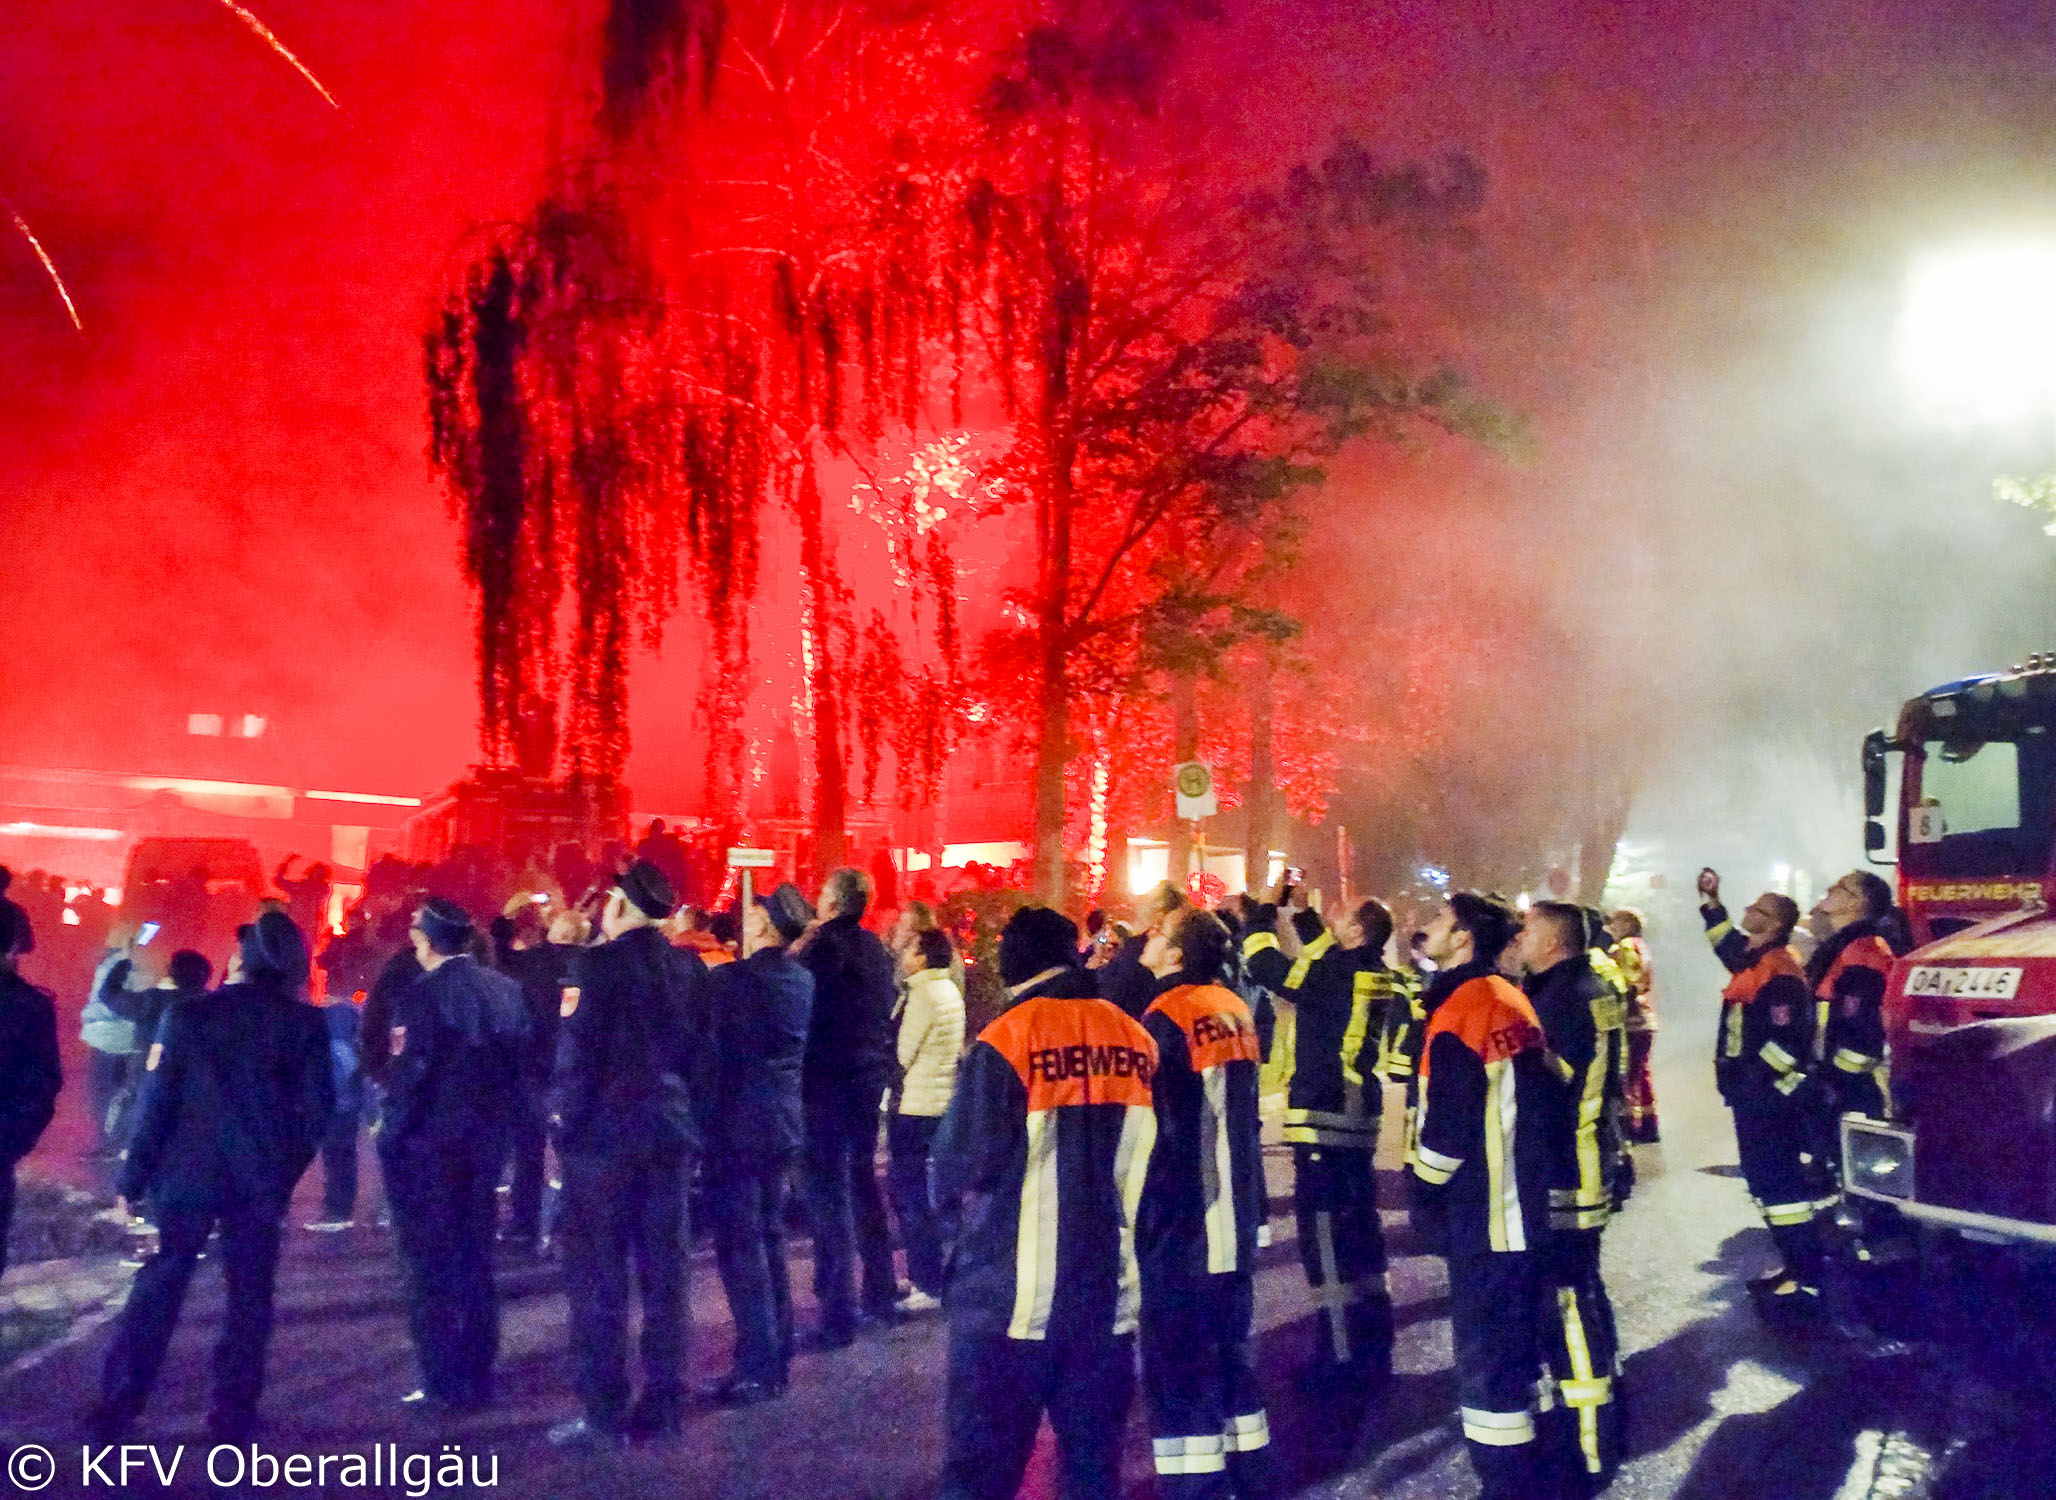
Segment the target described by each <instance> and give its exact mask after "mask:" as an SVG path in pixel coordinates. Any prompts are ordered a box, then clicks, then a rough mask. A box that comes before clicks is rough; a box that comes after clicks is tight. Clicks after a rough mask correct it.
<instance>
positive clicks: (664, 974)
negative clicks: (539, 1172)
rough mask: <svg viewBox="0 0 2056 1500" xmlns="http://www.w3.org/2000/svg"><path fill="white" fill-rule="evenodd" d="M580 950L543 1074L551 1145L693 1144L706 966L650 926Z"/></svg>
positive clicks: (632, 1148) (604, 1152) (584, 1150)
mask: <svg viewBox="0 0 2056 1500" xmlns="http://www.w3.org/2000/svg"><path fill="white" fill-rule="evenodd" d="M579 959H580V962H579V965H578V973H577V977H578V980H579V983H578V985H577V986H576V987H574V988H570V989H566V990H565V992H564V1003H563V1006H562V1015H563V1019H562V1022H561V1024H560V1028H559V1030H558V1033H557V1066H556V1069H555V1070H554V1072H552V1074H551V1075H550V1118H551V1120H552V1122H553V1123H554V1124H555V1127H556V1144H557V1151H558V1154H559V1155H563V1156H605V1157H614V1158H648V1157H650V1156H656V1157H659V1158H665V1157H670V1156H675V1155H678V1154H680V1153H683V1152H697V1151H698V1150H699V1149H700V1114H701V1112H702V1110H703V1107H704V1106H703V1103H702V1101H703V1100H704V1099H705V1098H706V1097H707V1090H708V1088H709V1087H710V1083H709V1079H708V1074H709V1072H710V1070H711V1069H712V1067H713V1066H714V1064H715V1054H714V1050H713V1049H712V1048H711V1047H709V1046H707V1045H706V1036H707V1031H708V1026H707V970H706V966H705V965H704V964H702V963H701V962H700V961H699V959H698V958H697V957H695V956H694V955H693V954H691V953H689V952H687V951H686V950H685V949H683V948H674V947H672V946H671V944H670V943H668V942H667V941H665V938H664V934H663V933H661V932H659V931H658V930H657V929H656V928H655V927H636V928H632V929H631V930H629V931H627V932H624V933H622V934H621V935H620V936H619V937H617V938H614V939H613V940H612V941H610V942H605V943H601V944H598V945H597V946H595V947H591V948H587V949H585V950H583V951H582V952H581V953H580V955H579Z"/></svg>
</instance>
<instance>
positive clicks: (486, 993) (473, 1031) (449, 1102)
mask: <svg viewBox="0 0 2056 1500" xmlns="http://www.w3.org/2000/svg"><path fill="white" fill-rule="evenodd" d="M528 1038H529V1017H528V1007H527V1003H526V1001H525V1000H524V998H523V996H522V993H521V986H520V985H518V984H516V983H515V982H514V981H513V980H511V979H509V978H508V977H507V976H506V975H504V974H496V973H494V972H493V971H492V970H491V969H488V968H484V967H481V966H480V965H479V964H478V963H477V962H476V961H475V960H473V959H472V958H471V957H470V956H469V955H468V954H465V955H460V956H458V957H455V958H450V959H447V960H445V961H444V962H443V963H441V964H439V965H437V966H436V968H435V969H434V970H433V971H432V972H430V973H427V974H424V975H422V976H421V977H420V978H419V979H417V980H415V981H414V983H412V984H410V985H409V986H407V988H406V989H404V990H402V991H401V992H400V993H399V995H398V996H396V997H395V999H394V1003H393V1023H392V1026H391V1028H390V1035H389V1037H388V1041H389V1043H390V1048H391V1053H392V1061H391V1062H389V1063H388V1064H387V1065H386V1070H385V1107H384V1110H383V1111H382V1113H381V1115H380V1119H379V1133H378V1149H379V1154H380V1156H381V1157H384V1158H387V1159H393V1158H396V1157H398V1156H399V1155H400V1154H401V1153H402V1152H403V1151H407V1150H419V1151H424V1152H427V1153H429V1154H431V1155H436V1156H446V1155H452V1154H455V1153H456V1152H458V1151H460V1150H475V1151H478V1152H480V1153H483V1154H485V1155H488V1156H494V1157H495V1158H496V1159H497V1156H498V1155H499V1154H501V1153H504V1152H505V1150H506V1148H507V1142H508V1140H509V1138H510V1137H511V1135H512V1133H513V1131H514V1128H515V1125H516V1122H517V1120H518V1119H519V1118H520V1116H522V1115H523V1114H525V1113H526V1112H527V1101H528V1097H529V1095H528V1089H527V1086H526V1082H525V1079H524V1076H523V1075H524V1070H525V1069H526V1067H527V1063H528V1058H527V1053H528Z"/></svg>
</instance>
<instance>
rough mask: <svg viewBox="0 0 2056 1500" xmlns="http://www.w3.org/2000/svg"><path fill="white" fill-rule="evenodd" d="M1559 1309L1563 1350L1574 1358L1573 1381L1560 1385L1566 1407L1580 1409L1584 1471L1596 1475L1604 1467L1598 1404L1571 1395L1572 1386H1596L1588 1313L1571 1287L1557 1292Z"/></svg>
mask: <svg viewBox="0 0 2056 1500" xmlns="http://www.w3.org/2000/svg"><path fill="white" fill-rule="evenodd" d="M1556 1310H1557V1314H1558V1316H1559V1317H1561V1318H1562V1319H1563V1344H1564V1350H1565V1352H1566V1353H1568V1354H1569V1355H1570V1357H1571V1378H1570V1379H1569V1380H1566V1381H1563V1382H1561V1383H1560V1384H1559V1385H1558V1386H1557V1390H1558V1393H1559V1394H1560V1395H1562V1397H1563V1399H1564V1404H1565V1405H1567V1406H1573V1407H1576V1408H1577V1409H1578V1446H1579V1447H1580V1448H1581V1449H1583V1450H1584V1454H1585V1471H1586V1472H1587V1473H1590V1474H1597V1473H1598V1472H1599V1471H1600V1470H1601V1469H1602V1468H1603V1467H1604V1465H1603V1464H1602V1463H1601V1462H1600V1460H1599V1413H1598V1411H1597V1410H1596V1405H1597V1403H1595V1402H1592V1401H1580V1400H1579V1399H1578V1398H1577V1397H1576V1396H1575V1395H1573V1394H1572V1389H1573V1387H1579V1386H1582V1387H1585V1388H1588V1389H1589V1387H1590V1386H1592V1385H1593V1384H1596V1383H1597V1382H1596V1377H1595V1375H1594V1373H1593V1369H1592V1346H1591V1345H1590V1344H1589V1343H1587V1342H1586V1339H1585V1314H1584V1311H1583V1309H1581V1308H1580V1307H1579V1306H1578V1294H1577V1293H1576V1292H1574V1291H1573V1290H1571V1288H1569V1287H1567V1286H1565V1287H1558V1288H1557V1289H1556Z"/></svg>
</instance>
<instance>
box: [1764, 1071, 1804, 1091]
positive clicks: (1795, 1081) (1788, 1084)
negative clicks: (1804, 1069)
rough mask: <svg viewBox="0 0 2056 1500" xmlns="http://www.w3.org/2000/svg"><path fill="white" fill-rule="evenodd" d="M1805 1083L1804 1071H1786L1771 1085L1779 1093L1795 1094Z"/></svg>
mask: <svg viewBox="0 0 2056 1500" xmlns="http://www.w3.org/2000/svg"><path fill="white" fill-rule="evenodd" d="M1805 1083H1806V1075H1805V1074H1804V1073H1787V1074H1785V1075H1784V1076H1783V1077H1782V1078H1780V1079H1779V1080H1778V1081H1777V1082H1776V1083H1774V1084H1772V1085H1771V1087H1772V1088H1774V1089H1776V1090H1777V1091H1778V1092H1779V1093H1781V1094H1796V1093H1798V1092H1799V1090H1800V1089H1801V1088H1802V1087H1803V1086H1804V1085H1805Z"/></svg>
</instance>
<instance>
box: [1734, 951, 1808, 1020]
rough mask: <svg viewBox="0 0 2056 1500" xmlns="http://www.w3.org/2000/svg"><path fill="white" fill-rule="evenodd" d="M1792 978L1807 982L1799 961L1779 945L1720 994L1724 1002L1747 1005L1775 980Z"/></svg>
mask: <svg viewBox="0 0 2056 1500" xmlns="http://www.w3.org/2000/svg"><path fill="white" fill-rule="evenodd" d="M1781 978H1792V979H1796V980H1798V981H1799V982H1800V983H1801V984H1804V983H1805V982H1806V971H1805V970H1804V969H1802V968H1800V967H1799V959H1798V956H1797V955H1796V954H1794V953H1793V952H1792V950H1791V949H1790V948H1787V947H1785V946H1784V945H1783V944H1779V945H1778V946H1777V947H1775V948H1772V949H1770V950H1769V951H1768V952H1766V953H1764V954H1763V955H1762V956H1761V957H1759V958H1758V959H1757V960H1756V962H1755V963H1753V964H1751V965H1750V966H1749V967H1748V968H1746V969H1744V970H1743V971H1742V972H1741V973H1739V974H1737V975H1736V976H1735V977H1734V978H1732V979H1730V980H1729V981H1728V987H1727V988H1726V989H1724V990H1722V991H1721V992H1720V997H1721V999H1723V1000H1731V1001H1734V1002H1735V1003H1737V1004H1740V1005H1747V1004H1748V1003H1749V1002H1750V1001H1751V1000H1754V999H1755V998H1756V997H1757V995H1758V994H1760V993H1761V992H1762V990H1763V987H1764V986H1765V985H1767V984H1769V983H1770V982H1771V981H1772V980H1773V979H1781Z"/></svg>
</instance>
